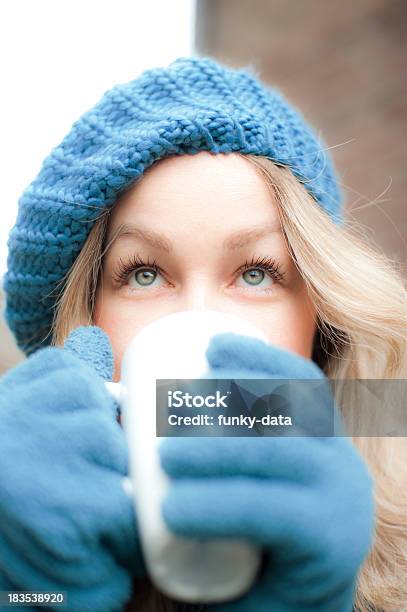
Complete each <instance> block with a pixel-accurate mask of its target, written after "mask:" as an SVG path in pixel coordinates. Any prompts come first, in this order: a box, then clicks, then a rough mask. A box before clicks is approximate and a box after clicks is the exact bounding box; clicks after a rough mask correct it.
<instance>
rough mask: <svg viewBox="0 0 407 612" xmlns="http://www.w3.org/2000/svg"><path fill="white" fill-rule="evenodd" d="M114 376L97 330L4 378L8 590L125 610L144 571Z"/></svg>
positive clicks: (0, 532) (0, 514) (1, 502)
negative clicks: (126, 481)
mask: <svg viewBox="0 0 407 612" xmlns="http://www.w3.org/2000/svg"><path fill="white" fill-rule="evenodd" d="M95 362H96V366H97V367H96V368H93V367H92V366H93V365H94V364H95ZM112 369H113V358H112V349H111V345H110V342H109V339H108V337H107V335H106V334H105V333H104V332H103V330H101V329H100V328H98V327H95V326H90V327H79V328H77V329H76V330H74V331H73V332H72V333H71V334H70V336H69V337H68V339H67V342H66V343H65V347H64V348H57V347H48V348H44V349H40V350H38V351H37V352H36V353H34V354H33V355H31V356H30V357H29V358H28V359H27V360H25V361H24V362H22V363H21V364H19V365H18V366H17V367H15V368H13V369H12V370H11V371H9V372H8V373H7V374H6V375H5V376H3V378H1V379H0V440H1V450H0V584H1V582H3V584H5V585H7V589H10V588H13V590H16V591H22V590H32V591H40V590H47V591H53V592H58V591H65V592H67V596H68V601H67V609H69V610H78V611H79V610H80V611H81V612H83V611H85V610H91V611H92V612H97V611H99V610H100V611H101V610H103V611H104V612H106V611H110V610H122V609H123V606H124V605H125V603H126V601H127V600H128V599H129V598H130V596H131V588H132V576H134V575H137V574H142V573H143V572H144V569H145V566H144V563H143V559H142V556H141V551H140V547H139V542H138V534H137V525H136V519H135V515H134V509H133V503H132V500H131V498H130V497H129V496H128V494H127V493H126V492H125V490H124V488H123V477H124V476H126V475H127V473H128V458H127V446H126V441H125V436H124V432H123V430H122V428H121V427H120V425H119V423H118V422H117V420H116V404H115V402H114V400H113V399H112V398H111V396H110V394H109V392H108V391H107V389H106V387H105V384H104V380H103V379H105V380H110V379H111V376H112Z"/></svg>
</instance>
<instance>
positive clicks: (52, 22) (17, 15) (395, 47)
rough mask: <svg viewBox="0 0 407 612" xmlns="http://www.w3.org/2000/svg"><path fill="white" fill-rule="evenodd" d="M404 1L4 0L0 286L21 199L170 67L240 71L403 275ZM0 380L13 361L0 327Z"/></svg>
mask: <svg viewBox="0 0 407 612" xmlns="http://www.w3.org/2000/svg"><path fill="white" fill-rule="evenodd" d="M406 26H407V3H406V2H405V1H404V0H341V2H325V1H324V0H292V1H291V2H287V1H286V0H178V1H177V2H167V1H166V0H151V1H150V2H134V1H133V0H115V2H113V1H112V0H110V1H103V0H101V1H99V2H97V3H96V2H93V1H89V2H85V3H84V2H82V1H79V0H69V1H68V0H59V1H58V2H55V1H51V0H37V2H35V3H30V2H28V1H22V0H16V1H14V2H13V3H3V5H2V7H1V9H0V48H1V57H2V82H3V95H2V98H1V105H2V107H3V108H2V112H1V113H0V116H1V122H2V126H1V128H2V147H1V156H2V164H1V167H2V169H3V181H2V192H3V196H2V200H3V203H2V206H1V209H0V210H1V212H0V285H1V278H2V276H3V274H4V272H5V271H6V267H7V236H8V232H9V231H10V229H11V227H12V225H13V224H14V222H15V219H16V215H17V202H18V198H19V196H20V194H21V192H22V191H23V190H24V188H25V187H26V186H27V185H28V183H29V182H30V181H31V180H33V178H34V177H35V176H36V174H37V173H38V171H39V169H40V166H41V163H42V161H43V159H44V158H45V157H46V156H47V155H48V153H49V152H50V151H51V149H52V148H53V147H54V146H56V145H57V144H59V142H60V141H61V140H62V138H63V137H64V136H65V134H66V133H67V132H68V131H69V130H70V127H71V125H72V123H73V122H74V121H75V120H76V119H77V118H78V117H79V116H80V115H81V114H82V113H83V112H84V111H85V110H87V109H89V108H91V107H92V106H93V105H94V104H95V103H96V102H97V101H98V100H99V99H100V97H101V96H102V94H103V93H104V92H105V91H106V90H107V89H109V88H110V87H111V86H112V85H114V84H115V83H119V82H126V81H129V80H131V79H134V78H136V77H137V75H138V74H139V73H140V72H141V71H142V70H144V69H146V68H151V67H155V66H159V65H166V64H168V63H170V62H171V61H173V60H174V59H176V57H179V56H188V55H199V56H201V55H209V56H212V57H215V58H217V59H219V60H220V61H222V62H224V63H225V64H227V65H229V66H231V67H242V66H245V65H252V66H253V67H255V69H256V71H257V72H258V73H259V75H260V77H261V79H262V80H263V81H264V82H266V83H268V84H270V85H272V86H275V87H277V88H279V89H281V90H282V92H283V93H284V94H285V96H286V97H287V98H288V99H289V100H290V101H291V102H292V103H293V104H295V105H296V106H298V107H299V109H300V111H301V112H302V114H303V115H304V116H305V118H306V119H307V120H308V121H309V122H310V123H311V124H312V125H314V127H315V128H316V130H317V132H318V133H319V135H320V136H321V137H322V138H323V139H324V140H325V142H326V143H327V146H328V147H330V149H331V154H332V156H333V159H334V162H335V164H336V167H337V169H338V173H339V176H340V178H341V182H342V186H343V189H344V191H345V194H346V198H347V204H346V210H347V213H346V214H347V217H348V218H351V219H353V220H354V221H355V222H356V223H358V224H359V225H362V226H363V227H364V228H365V233H366V235H367V236H368V238H369V240H370V241H371V242H373V243H374V244H375V245H376V246H378V247H379V248H381V249H382V250H383V251H385V252H386V254H387V255H388V256H389V257H391V258H392V259H393V260H395V261H396V262H398V263H399V264H401V265H402V266H403V270H406V265H405V264H406V261H407V211H406V194H407V173H406V172H405V168H406V161H407V149H406V146H405V140H406V136H407V133H406V118H407V80H406V78H405V76H406V73H407V27H406ZM0 309H1V314H0V374H1V373H2V372H4V371H5V370H7V369H8V368H10V367H12V366H13V365H14V364H16V363H18V361H20V360H21V359H23V355H22V354H21V352H20V351H19V350H18V349H17V347H16V346H15V343H14V340H13V338H12V335H11V332H10V331H9V330H8V328H7V327H6V324H5V322H4V317H3V311H4V295H3V293H2V291H1V288H0Z"/></svg>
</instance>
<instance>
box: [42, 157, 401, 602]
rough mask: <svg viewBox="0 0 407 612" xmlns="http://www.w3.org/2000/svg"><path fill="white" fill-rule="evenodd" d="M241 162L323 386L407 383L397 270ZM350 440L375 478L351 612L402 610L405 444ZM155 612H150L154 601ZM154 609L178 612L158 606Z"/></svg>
mask: <svg viewBox="0 0 407 612" xmlns="http://www.w3.org/2000/svg"><path fill="white" fill-rule="evenodd" d="M239 155H241V154H239ZM242 157H243V158H244V159H246V160H248V161H249V162H250V163H252V164H253V165H254V166H255V168H256V170H257V171H258V172H259V173H260V174H261V176H262V177H263V178H264V180H265V181H266V184H267V186H268V188H269V189H270V191H271V193H272V194H273V196H274V197H275V199H276V200H277V204H278V206H277V210H278V214H279V217H280V221H281V226H282V229H283V233H284V237H285V240H286V245H287V249H288V250H289V252H290V254H291V256H292V258H293V261H294V262H295V265H296V266H297V268H298V270H299V271H300V273H301V275H302V277H303V279H304V282H305V284H306V287H307V291H308V293H309V295H310V297H311V299H312V302H313V304H314V305H315V308H316V312H317V328H318V329H317V334H316V336H315V343H314V348H313V359H314V361H315V362H316V363H318V365H319V366H320V367H321V369H323V371H324V372H325V374H326V375H327V377H328V378H330V379H355V378H362V379H363V378H374V379H390V378H399V379H403V378H406V374H407V364H406V361H407V360H406V354H407V350H406V348H407V346H406V345H407V331H406V321H407V291H406V288H405V286H404V284H403V280H402V274H401V271H400V269H399V267H398V265H399V264H397V263H396V262H394V261H392V260H390V259H389V258H388V257H387V256H386V255H385V254H384V253H382V252H381V251H380V249H379V248H377V247H376V246H374V245H372V244H369V239H368V238H367V237H366V235H364V230H363V228H362V227H359V226H358V224H356V223H354V222H349V221H348V220H347V221H346V222H345V224H344V225H343V226H342V227H341V226H337V225H335V224H334V223H333V221H332V220H331V219H330V217H329V216H328V215H327V214H326V212H325V211H324V210H323V209H322V208H321V206H320V205H319V204H318V203H317V202H316V201H315V200H314V198H313V197H312V196H311V195H310V194H309V192H308V191H307V190H306V188H305V187H304V185H303V184H302V182H301V181H300V180H298V179H297V178H296V177H294V175H293V174H292V172H291V171H290V170H289V168H287V167H284V166H282V165H280V164H276V163H274V162H272V161H271V160H269V159H267V158H264V157H260V156H254V155H242ZM108 222H109V212H108V211H107V210H105V211H104V212H103V214H102V215H101V216H100V218H99V219H98V220H97V221H96V222H95V224H94V226H93V228H92V230H91V232H90V234H89V236H88V239H87V241H86V243H85V244H84V246H83V248H82V250H81V252H80V254H79V255H78V257H77V259H76V261H75V263H74V265H73V266H72V268H71V270H70V272H69V275H68V276H67V277H66V278H65V279H63V286H62V288H61V291H60V295H59V298H58V300H57V307H56V311H55V317H54V322H53V327H52V331H53V337H52V344H54V345H56V346H62V345H63V343H64V340H65V338H66V337H67V335H68V334H69V332H70V331H71V330H72V329H74V328H75V327H77V326H78V325H89V324H92V317H93V312H94V301H95V293H96V287H97V282H98V278H99V275H100V271H101V267H102V261H103V254H104V251H105V250H106V248H107V247H108V245H107V246H106V233H107V227H108ZM338 389H339V391H338V394H339V393H340V397H335V399H336V401H337V402H338V405H339V406H340V408H341V410H342V415H343V418H344V422H345V425H346V423H347V422H349V423H350V422H352V421H353V419H354V418H355V414H356V413H357V411H358V402H357V401H356V400H355V398H351V397H346V386H344V388H343V389H341V388H340V387H338ZM352 440H353V442H354V444H355V445H356V447H357V448H358V450H359V452H360V454H361V455H362V456H363V458H364V459H365V461H366V463H367V465H368V468H369V470H370V472H371V474H372V476H373V478H374V482H375V503H376V525H375V537H374V542H373V545H372V547H371V550H370V552H369V554H368V556H367V557H366V559H365V562H364V564H363V565H362V567H361V569H360V572H359V576H358V585H357V593H356V601H355V606H356V608H357V609H358V610H360V611H366V612H367V611H368V610H372V607H373V608H374V609H376V608H382V609H384V610H386V611H389V612H391V611H398V612H400V611H401V610H407V607H403V606H406V601H407V486H406V485H407V476H406V471H407V470H406V467H405V465H406V463H405V462H406V459H407V456H406V452H405V448H406V445H405V442H406V439H405V438H389V437H386V438H381V437H370V438H369V437H352ZM403 455H404V457H403ZM155 597H156V596H155ZM165 601H166V602H167V605H166V604H165ZM154 605H155V609H158V607H157V606H158V601H157V597H156V599H155V604H154ZM161 605H162V609H163V610H164V609H165V610H171V609H176V607H172V604H171V600H168V599H166V598H165V597H164V596H162V601H161ZM174 605H175V604H174ZM138 609H140V608H138ZM145 609H150V608H149V607H148V606H147V607H146V608H145ZM151 609H153V608H151Z"/></svg>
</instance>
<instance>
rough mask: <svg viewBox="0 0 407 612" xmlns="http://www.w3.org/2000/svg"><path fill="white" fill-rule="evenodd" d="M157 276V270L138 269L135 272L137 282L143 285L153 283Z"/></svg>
mask: <svg viewBox="0 0 407 612" xmlns="http://www.w3.org/2000/svg"><path fill="white" fill-rule="evenodd" d="M156 277H157V272H156V271H155V270H148V269H144V270H138V271H137V272H136V274H135V278H136V281H137V283H138V284H139V285H142V286H143V287H147V286H148V285H151V284H152V283H153V282H154V281H155V279H156Z"/></svg>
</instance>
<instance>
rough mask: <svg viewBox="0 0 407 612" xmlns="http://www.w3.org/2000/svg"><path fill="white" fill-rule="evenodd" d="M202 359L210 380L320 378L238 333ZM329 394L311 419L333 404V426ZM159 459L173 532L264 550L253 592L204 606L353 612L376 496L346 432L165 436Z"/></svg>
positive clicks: (239, 611)
mask: <svg viewBox="0 0 407 612" xmlns="http://www.w3.org/2000/svg"><path fill="white" fill-rule="evenodd" d="M207 358H208V361H209V363H210V366H211V368H212V370H211V373H213V375H214V378H253V377H258V378H260V377H263V378H289V379H321V380H322V379H324V378H325V380H326V381H328V379H327V378H326V377H325V375H324V374H323V372H322V371H321V370H320V369H319V368H318V366H317V365H316V364H315V363H313V362H312V361H310V360H308V359H305V358H303V357H300V356H299V355H297V354H295V353H291V352H290V351H286V350H283V349H280V348H279V347H276V346H272V345H268V344H266V343H264V342H262V341H260V340H257V339H253V338H250V339H249V338H246V337H244V336H240V335H237V334H231V333H228V334H219V335H217V336H215V337H214V338H213V339H212V341H211V343H210V345H209V348H208V350H207ZM328 386H329V383H327V385H326V387H325V385H324V387H325V388H328ZM328 395H329V396H330V403H329V406H328V404H327V403H326V402H324V401H322V402H319V405H318V407H317V408H315V406H314V411H313V415H314V417H315V414H316V411H319V415H320V418H321V420H324V418H325V417H326V411H327V410H331V411H332V409H334V410H335V411H336V416H335V418H336V429H337V427H338V422H339V423H341V421H340V415H339V411H338V410H337V408H336V406H335V404H334V400H333V397H332V395H330V393H328ZM322 397H324V396H322ZM304 423H305V420H304ZM342 432H344V430H343V429H342ZM300 435H301V434H300ZM160 460H161V464H162V467H163V468H164V470H165V471H166V473H167V475H168V476H169V477H170V479H171V484H170V488H169V492H168V494H167V497H166V498H165V500H164V503H163V507H162V512H163V516H164V520H165V521H166V523H167V525H168V527H169V528H170V529H171V530H172V531H174V532H175V533H177V534H179V535H183V536H190V537H197V538H217V537H219V538H221V537H230V538H238V537H239V538H240V537H242V538H247V539H248V540H249V541H250V542H251V543H254V544H257V545H258V546H259V547H260V548H261V549H262V550H263V563H262V566H261V570H260V571H259V574H258V576H257V580H256V581H255V584H254V585H253V586H252V588H251V589H250V590H249V591H248V592H247V593H246V594H244V595H243V596H241V597H240V598H238V599H234V600H233V601H230V602H225V603H222V604H221V603H218V604H216V605H215V604H212V605H210V606H209V609H210V610H212V611H213V612H221V611H222V612H226V611H230V612H232V611H233V612H243V611H244V612H252V611H253V612H266V611H267V612H269V611H271V610H272V611H273V612H294V611H295V612H305V611H306V610H309V611H312V612H328V611H329V612H350V611H351V610H352V606H353V600H354V591H355V586H356V576H357V573H358V570H359V568H360V565H361V563H362V561H363V559H364V557H365V556H366V554H367V552H368V549H369V547H370V545H371V542H372V538H373V524H374V501H373V492H372V489H373V481H372V478H371V476H370V474H369V472H368V470H367V468H366V466H365V464H364V462H363V460H362V458H361V457H360V455H359V454H358V452H357V451H356V449H355V447H354V446H353V444H352V442H351V441H350V439H349V438H347V437H346V436H345V434H344V436H343V437H313V436H310V437H305V436H303V437H222V438H219V437H206V438H205V437H194V438H188V437H182V438H176V437H172V438H167V439H165V440H163V442H162V444H161V446H160Z"/></svg>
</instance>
